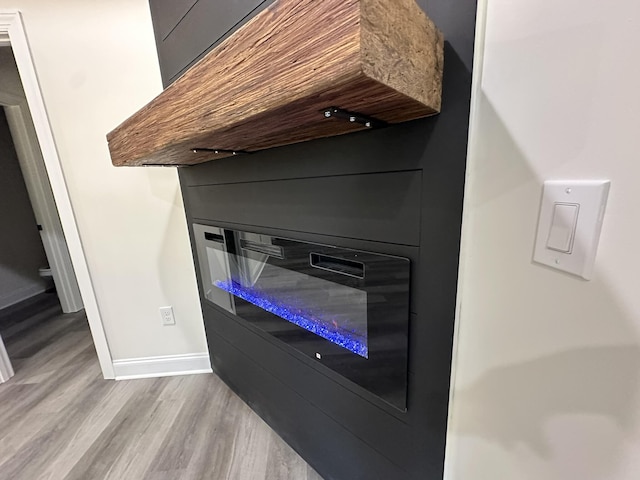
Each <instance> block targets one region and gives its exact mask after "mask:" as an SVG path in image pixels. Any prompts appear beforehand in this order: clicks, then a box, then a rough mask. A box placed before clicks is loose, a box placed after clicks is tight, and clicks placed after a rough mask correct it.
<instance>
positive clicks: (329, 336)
mask: <svg viewBox="0 0 640 480" xmlns="http://www.w3.org/2000/svg"><path fill="white" fill-rule="evenodd" d="M214 285H215V286H216V287H218V288H220V289H222V290H224V291H225V292H228V293H231V294H232V295H235V296H236V297H239V298H241V299H243V300H245V301H247V302H249V303H251V304H253V305H255V306H257V307H260V308H262V309H263V310H265V311H267V312H269V313H272V314H274V315H277V316H278V317H280V318H282V319H284V320H287V321H288V322H291V323H293V324H295V325H298V326H299V327H301V328H304V329H305V330H308V331H309V332H312V333H315V334H316V335H318V336H320V337H322V338H324V339H326V340H329V341H330V342H332V343H335V344H336V345H340V346H341V347H343V348H346V349H347V350H349V351H351V352H353V353H355V354H358V355H360V356H361V357H364V358H368V356H369V352H368V348H367V339H366V331H365V332H364V335H363V334H362V333H358V332H356V331H352V330H348V329H346V328H344V327H341V326H340V325H339V324H338V322H337V321H336V320H335V319H331V318H327V316H326V315H322V313H320V314H318V313H315V312H312V311H311V310H308V309H304V308H301V307H299V306H297V305H286V304H283V303H282V302H281V301H280V300H279V299H278V298H276V297H274V296H270V295H269V294H267V293H265V292H263V291H261V290H260V289H257V288H252V287H244V286H242V285H241V284H240V283H238V282H234V281H226V282H225V281H220V280H217V281H215V282H214Z"/></svg>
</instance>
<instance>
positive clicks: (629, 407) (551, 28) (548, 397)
mask: <svg viewBox="0 0 640 480" xmlns="http://www.w3.org/2000/svg"><path fill="white" fill-rule="evenodd" d="M638 45H640V2H638V1H637V0H615V1H613V2H602V1H598V0H587V1H584V0H563V1H561V2H558V1H553V0H490V1H489V2H488V11H487V30H486V50H485V52H484V62H483V69H484V71H483V76H482V80H481V82H480V84H479V90H478V91H476V94H477V95H478V97H477V101H478V103H477V110H476V115H477V116H476V117H475V118H474V120H473V122H472V138H471V152H470V157H469V170H468V184H467V195H466V199H465V219H464V225H463V252H462V265H461V280H460V291H459V303H460V312H459V327H458V328H459V331H458V340H457V362H456V364H455V372H454V390H453V402H452V405H451V417H450V426H449V439H448V451H447V476H446V478H447V479H448V480H503V479H505V480H524V479H527V480H533V479H535V480H623V479H624V480H632V479H633V480H635V479H637V478H640V454H639V452H640V423H639V421H640V294H639V292H640V291H639V282H638V278H639V277H638V272H639V271H640V254H639V253H638V251H637V250H635V248H638V246H639V245H640V222H639V220H638V219H639V215H638V212H637V208H638V206H639V205H640V188H639V187H638V184H637V181H638V178H640V161H639V160H640V159H639V155H640V154H639V151H640V149H639V148H638V143H637V140H638V138H639V137H640V94H639V93H638V89H639V86H640V61H639V59H640V50H639V48H638ZM476 73H479V70H478V71H477V72H476ZM576 178H577V179H585V178H594V179H599V178H608V179H611V181H612V189H611V194H610V197H609V205H608V210H607V214H606V216H605V220H604V228H603V232H602V238H601V242H600V248H599V252H598V258H597V261H596V271H595V278H594V280H593V281H590V282H586V281H583V280H581V279H579V278H577V277H573V276H570V275H567V274H563V273H560V272H558V271H554V270H551V269H548V268H545V267H542V266H540V265H537V264H533V263H532V262H531V257H532V252H533V242H534V237H535V231H536V224H537V216H538V208H539V204H540V197H541V192H542V182H543V181H544V180H545V179H576Z"/></svg>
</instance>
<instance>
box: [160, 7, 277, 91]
mask: <svg viewBox="0 0 640 480" xmlns="http://www.w3.org/2000/svg"><path fill="white" fill-rule="evenodd" d="M271 2H272V0H224V1H219V0H150V1H149V4H150V6H151V14H152V18H153V24H154V30H155V36H156V45H157V46H158V57H159V59H160V70H161V73H162V82H163V84H164V86H165V87H167V86H168V85H169V84H170V83H173V82H174V81H175V80H176V79H177V78H179V77H180V75H182V74H183V73H184V72H185V71H186V70H187V69H188V68H189V67H190V66H191V65H192V64H194V63H195V62H196V61H198V60H199V59H200V58H202V57H203V56H204V55H205V54H206V53H207V52H208V51H209V50H211V48H213V47H214V46H215V45H217V44H218V43H219V42H220V41H221V40H223V39H224V38H226V37H227V36H228V34H229V33H230V32H231V31H232V30H235V29H236V28H238V27H239V26H240V25H242V24H243V23H246V22H247V21H248V20H249V19H250V18H252V17H253V16H254V15H255V14H257V13H258V12H259V11H261V10H262V9H263V8H266V6H267V5H268V4H269V3H271Z"/></svg>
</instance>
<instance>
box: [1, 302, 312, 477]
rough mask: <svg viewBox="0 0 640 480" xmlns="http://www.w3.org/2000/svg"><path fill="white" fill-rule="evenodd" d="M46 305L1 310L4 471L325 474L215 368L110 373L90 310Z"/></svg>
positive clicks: (97, 474)
mask: <svg viewBox="0 0 640 480" xmlns="http://www.w3.org/2000/svg"><path fill="white" fill-rule="evenodd" d="M53 298H54V299H55V295H54V297H53ZM41 307H42V309H41V310H36V309H33V308H32V309H31V310H30V311H29V312H26V315H25V316H24V317H23V318H20V315H19V312H15V311H12V312H11V314H10V315H9V316H6V315H5V316H3V315H2V312H0V320H2V321H0V334H1V335H2V337H3V338H4V339H5V340H6V344H7V350H8V352H9V356H10V357H11V359H12V361H13V364H14V367H15V370H16V375H15V376H14V377H13V378H12V379H11V380H9V381H8V382H7V383H4V384H2V385H0V402H1V404H2V409H0V478H2V479H5V478H6V479H11V480H40V479H47V480H88V479H90V480H102V479H113V480H144V479H149V480H155V479H166V480H183V479H184V480H202V479H211V480H239V479H252V480H263V479H264V480H267V479H268V480H322V479H321V477H320V476H319V475H318V474H317V473H316V472H315V471H314V470H313V469H312V468H311V467H309V466H308V465H307V463H306V462H305V461H304V460H303V459H302V458H300V456H299V455H298V454H296V453H295V452H294V451H293V450H292V449H291V447H289V446H288V445H287V444H286V443H285V442H284V441H283V440H282V439H281V438H280V437H278V435H276V434H275V432H273V430H271V428H269V427H268V426H267V425H266V424H265V423H264V422H263V421H262V420H261V419H260V417H258V416H257V415H256V414H255V413H253V411H252V410H251V409H250V408H249V407H248V406H247V405H246V404H245V403H244V402H243V401H242V400H240V398H238V397H237V396H236V395H235V394H234V393H233V392H232V391H231V390H230V389H229V388H228V387H227V386H226V385H225V384H224V383H223V382H222V381H221V380H220V379H219V378H218V377H216V376H215V375H211V374H209V375H194V376H182V377H170V378H158V379H145V380H126V381H120V382H115V381H111V380H103V379H102V376H101V373H100V367H99V365H98V361H97V358H96V354H95V349H94V347H93V343H92V341H91V334H90V332H89V327H88V324H87V320H86V317H85V316H84V313H82V312H81V313H77V314H70V315H62V314H61V313H60V307H59V305H56V304H55V303H51V302H45V303H43V304H41Z"/></svg>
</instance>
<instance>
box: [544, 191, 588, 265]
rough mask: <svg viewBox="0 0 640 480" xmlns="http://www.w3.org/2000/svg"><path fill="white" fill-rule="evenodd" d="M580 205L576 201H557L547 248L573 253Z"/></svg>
mask: <svg viewBox="0 0 640 480" xmlns="http://www.w3.org/2000/svg"><path fill="white" fill-rule="evenodd" d="M579 210H580V205H578V204H576V203H555V204H554V206H553V217H552V219H551V228H550V229H549V238H547V248H550V249H551V250H557V251H558V252H564V253H571V250H572V248H573V240H574V238H575V233H576V222H577V220H578V212H579Z"/></svg>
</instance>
